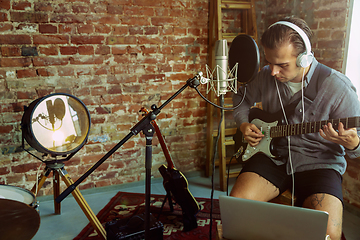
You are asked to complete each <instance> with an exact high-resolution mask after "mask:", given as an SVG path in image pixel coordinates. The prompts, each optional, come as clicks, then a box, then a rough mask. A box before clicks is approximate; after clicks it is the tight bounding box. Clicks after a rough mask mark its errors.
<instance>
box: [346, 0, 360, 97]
mask: <svg viewBox="0 0 360 240" xmlns="http://www.w3.org/2000/svg"><path fill="white" fill-rule="evenodd" d="M352 5H353V7H352V14H350V17H351V22H350V31H349V33H350V34H349V45H348V51H347V59H346V66H345V75H346V76H348V77H349V78H350V80H351V81H352V83H353V84H354V85H355V87H356V90H357V93H358V96H360V0H353V1H352ZM359 99H360V97H359Z"/></svg>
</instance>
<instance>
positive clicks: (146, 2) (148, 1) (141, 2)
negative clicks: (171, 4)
mask: <svg viewBox="0 0 360 240" xmlns="http://www.w3.org/2000/svg"><path fill="white" fill-rule="evenodd" d="M134 5H138V6H153V7H161V6H162V5H163V2H161V1H158V0H134Z"/></svg>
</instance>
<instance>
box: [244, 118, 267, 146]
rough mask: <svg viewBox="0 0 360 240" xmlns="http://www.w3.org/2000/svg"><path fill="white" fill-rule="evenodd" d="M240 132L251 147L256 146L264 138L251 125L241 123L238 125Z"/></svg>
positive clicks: (253, 125)
mask: <svg viewBox="0 0 360 240" xmlns="http://www.w3.org/2000/svg"><path fill="white" fill-rule="evenodd" d="M240 131H241V132H242V134H243V136H244V139H245V140H246V141H247V142H248V143H249V144H250V146H252V147H255V146H256V145H258V144H259V142H260V141H261V139H262V138H263V137H264V136H265V135H264V134H262V132H261V131H260V130H259V129H258V128H257V127H256V126H255V124H253V123H248V122H245V123H242V124H241V125H240Z"/></svg>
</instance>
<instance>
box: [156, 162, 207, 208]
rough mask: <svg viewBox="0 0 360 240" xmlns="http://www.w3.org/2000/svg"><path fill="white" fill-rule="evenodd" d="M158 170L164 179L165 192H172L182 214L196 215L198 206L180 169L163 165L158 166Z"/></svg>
mask: <svg viewBox="0 0 360 240" xmlns="http://www.w3.org/2000/svg"><path fill="white" fill-rule="evenodd" d="M159 172H160V173H161V176H162V177H163V179H164V181H163V184H164V188H165V190H166V192H170V193H171V194H172V196H173V197H174V199H175V201H176V202H177V203H178V204H179V205H180V207H181V209H182V210H183V211H184V214H188V215H196V214H197V213H198V211H199V210H200V207H199V205H198V203H197V202H196V200H195V198H194V197H193V195H192V194H191V193H190V191H189V189H188V181H187V180H186V178H185V176H184V175H183V174H182V173H181V172H180V171H178V170H176V169H174V168H168V167H166V166H165V165H162V166H160V167H159Z"/></svg>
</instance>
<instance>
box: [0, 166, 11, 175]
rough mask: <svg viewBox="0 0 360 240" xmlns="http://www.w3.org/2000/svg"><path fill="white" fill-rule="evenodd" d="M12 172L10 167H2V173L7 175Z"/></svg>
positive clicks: (0, 169)
mask: <svg viewBox="0 0 360 240" xmlns="http://www.w3.org/2000/svg"><path fill="white" fill-rule="evenodd" d="M8 173H10V168H9V167H1V168H0V175H6V174H8Z"/></svg>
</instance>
